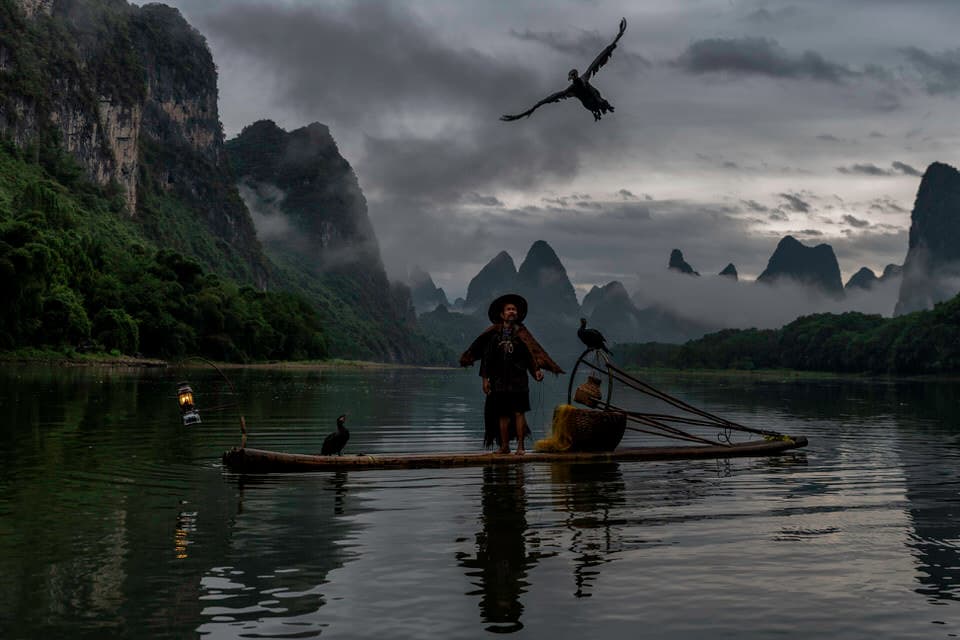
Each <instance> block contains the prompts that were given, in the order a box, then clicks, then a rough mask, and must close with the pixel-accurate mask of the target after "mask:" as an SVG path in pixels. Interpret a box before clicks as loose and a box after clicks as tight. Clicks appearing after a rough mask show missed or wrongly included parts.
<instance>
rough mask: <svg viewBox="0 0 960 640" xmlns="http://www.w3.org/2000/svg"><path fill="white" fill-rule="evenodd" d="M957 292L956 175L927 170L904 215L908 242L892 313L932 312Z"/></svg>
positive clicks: (959, 211) (959, 188)
mask: <svg viewBox="0 0 960 640" xmlns="http://www.w3.org/2000/svg"><path fill="white" fill-rule="evenodd" d="M958 291H960V172H958V171H957V170H956V169H955V168H953V167H951V166H949V165H946V164H943V163H940V162H934V163H933V164H931V165H930V166H929V167H927V170H926V172H925V173H924V174H923V178H922V179H921V180H920V188H919V189H918V191H917V199H916V202H915V203H914V205H913V213H912V214H911V216H910V243H909V246H908V249H907V257H906V259H905V260H904V263H903V280H902V281H901V283H900V295H899V298H898V300H897V305H896V309H895V311H894V314H895V315H900V314H904V313H910V312H911V311H919V310H921V309H929V308H932V307H933V305H934V304H936V303H937V302H941V301H943V300H947V299H949V298H952V297H953V296H955V295H957V292H958Z"/></svg>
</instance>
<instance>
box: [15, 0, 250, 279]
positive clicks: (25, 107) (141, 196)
mask: <svg viewBox="0 0 960 640" xmlns="http://www.w3.org/2000/svg"><path fill="white" fill-rule="evenodd" d="M0 135H3V136H4V137H7V138H8V139H10V140H12V141H13V142H14V144H16V145H17V146H19V147H22V148H28V149H34V151H35V153H37V154H39V153H40V152H41V150H42V149H45V148H51V147H53V146H59V147H61V148H63V149H65V150H66V151H67V152H69V153H70V154H71V155H72V156H73V157H74V158H76V160H77V161H79V163H80V165H81V166H82V167H83V168H84V170H85V171H86V173H87V175H88V177H89V178H90V179H92V180H93V181H94V182H96V183H98V184H100V185H104V186H105V187H109V186H110V185H116V188H117V189H118V190H119V192H120V194H121V195H122V197H123V199H124V202H125V203H126V209H127V212H128V214H129V215H131V216H133V217H134V218H135V219H136V220H137V221H138V222H140V223H141V224H142V225H143V228H144V230H145V231H146V233H147V235H148V236H151V237H153V239H155V240H156V241H157V242H158V243H160V244H163V245H164V246H170V247H172V248H174V249H177V250H178V251H181V252H183V253H186V254H188V255H192V256H193V257H196V258H198V259H200V260H201V262H203V263H204V264H205V265H207V266H208V267H210V268H213V269H214V270H216V271H219V272H221V273H224V274H226V275H230V276H233V277H238V278H240V279H241V280H245V281H249V282H252V283H255V284H257V285H258V286H260V287H265V286H266V284H267V278H268V272H269V266H268V265H267V263H266V261H265V259H264V257H263V255H262V253H261V250H260V246H259V243H258V242H257V238H256V234H255V231H254V228H253V225H252V223H251V221H250V218H249V215H248V213H247V212H246V209H245V208H244V206H243V204H242V202H241V201H240V199H239V197H238V195H237V192H236V189H235V187H234V185H233V180H232V177H231V175H230V169H229V166H228V163H227V162H226V160H225V155H224V148H223V134H222V131H221V127H220V122H219V115H218V111H217V76H216V67H215V65H214V63H213V59H212V57H211V55H210V51H209V50H208V48H207V46H206V42H205V40H204V38H203V36H201V35H200V33H199V32H197V31H196V30H195V29H194V28H193V27H191V26H190V25H189V24H188V23H187V22H186V21H185V20H184V19H183V17H182V16H181V15H180V13H179V11H177V10H176V9H172V8H170V7H167V6H164V5H159V4H150V5H146V6H144V7H136V6H134V5H131V4H128V3H127V2H125V0H0ZM198 223H199V227H198Z"/></svg>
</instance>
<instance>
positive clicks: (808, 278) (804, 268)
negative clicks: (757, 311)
mask: <svg viewBox="0 0 960 640" xmlns="http://www.w3.org/2000/svg"><path fill="white" fill-rule="evenodd" d="M782 279H791V280H794V281H796V282H799V283H801V284H804V285H808V286H811V287H815V288H816V289H819V290H820V291H821V292H823V293H826V294H828V295H831V296H841V295H843V281H842V280H841V278H840V265H839V264H838V263H837V256H836V255H835V254H834V253H833V247H831V246H830V245H828V244H819V245H817V246H815V247H808V246H806V245H804V244H802V243H801V242H800V241H799V240H797V239H796V238H794V237H793V236H786V237H785V238H783V240H781V241H780V243H779V244H778V245H777V248H776V250H775V251H774V252H773V255H772V256H770V260H769V261H768V262H767V268H766V269H764V271H763V273H761V274H760V276H759V277H758V278H757V282H766V283H768V284H772V283H775V282H777V281H779V280H782Z"/></svg>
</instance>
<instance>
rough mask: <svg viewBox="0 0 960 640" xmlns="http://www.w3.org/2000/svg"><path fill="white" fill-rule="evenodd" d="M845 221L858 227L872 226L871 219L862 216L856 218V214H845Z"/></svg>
mask: <svg viewBox="0 0 960 640" xmlns="http://www.w3.org/2000/svg"><path fill="white" fill-rule="evenodd" d="M843 221H844V222H846V223H847V224H848V225H850V226H851V227H855V228H857V229H863V228H866V227H869V226H870V222H869V221H867V220H861V219H860V218H856V217H854V216H851V215H850V214H847V215H845V216H843Z"/></svg>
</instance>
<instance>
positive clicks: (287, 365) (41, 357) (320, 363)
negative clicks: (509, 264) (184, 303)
mask: <svg viewBox="0 0 960 640" xmlns="http://www.w3.org/2000/svg"><path fill="white" fill-rule="evenodd" d="M0 362H5V363H25V364H26V363H29V364H41V365H44V364H45V365H51V366H68V367H84V366H90V367H145V368H148V367H172V366H178V367H195V368H202V367H207V366H210V365H209V361H205V360H202V359H197V358H194V359H184V360H161V359H159V358H144V357H136V356H127V355H122V354H111V353H81V352H78V351H56V350H46V349H17V350H14V351H3V352H0ZM213 364H215V365H216V366H217V367H219V368H221V369H291V370H298V371H319V370H324V369H366V370H375V369H452V368H454V367H444V366H440V365H412V364H397V363H390V362H370V361H366V360H342V359H339V358H334V359H331V360H302V361H283V360H272V361H269V362H248V363H240V362H214V363H213Z"/></svg>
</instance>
